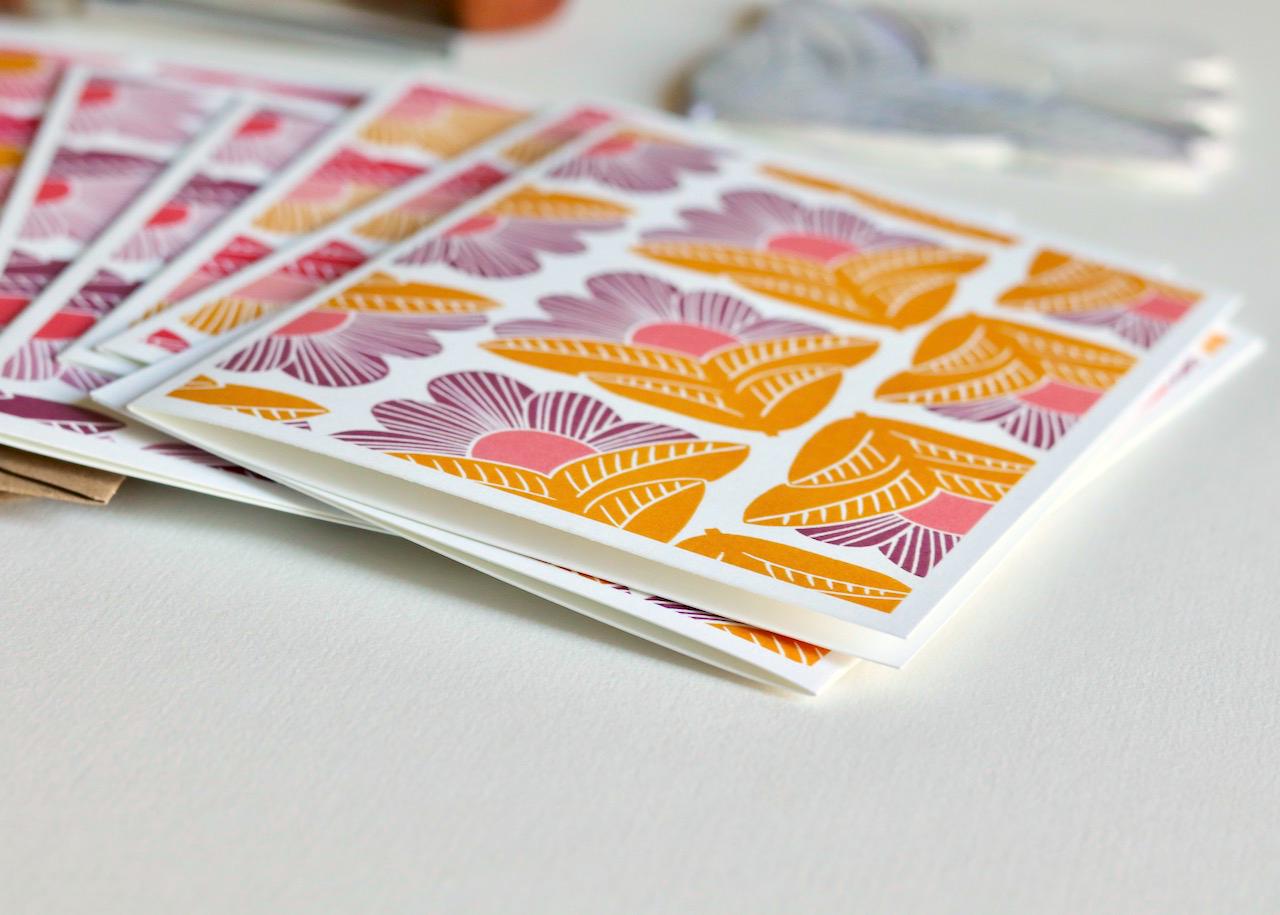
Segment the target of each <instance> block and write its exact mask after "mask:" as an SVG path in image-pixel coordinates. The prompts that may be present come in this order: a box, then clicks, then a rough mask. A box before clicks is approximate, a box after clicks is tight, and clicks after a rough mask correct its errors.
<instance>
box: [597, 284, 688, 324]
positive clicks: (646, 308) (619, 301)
mask: <svg viewBox="0 0 1280 915" xmlns="http://www.w3.org/2000/svg"><path fill="white" fill-rule="evenodd" d="M587 289H588V291H590V293H591V294H592V295H593V296H595V298H596V299H598V300H599V301H600V303H602V304H603V305H605V306H609V307H611V308H613V309H616V310H618V311H624V312H626V313H628V314H631V315H634V316H635V320H636V321H651V320H655V319H658V320H661V319H663V318H670V317H672V316H673V315H674V314H675V313H676V312H675V302H674V299H675V297H676V296H677V295H678V294H679V292H680V290H679V289H677V288H676V287H675V286H673V285H672V284H671V283H668V282H667V281H666V280H663V279H660V278H659V277H656V276H651V275H649V274H647V273H638V272H627V273H600V274H597V275H596V276H593V277H591V278H590V279H588V280H587ZM633 323H634V322H633Z"/></svg>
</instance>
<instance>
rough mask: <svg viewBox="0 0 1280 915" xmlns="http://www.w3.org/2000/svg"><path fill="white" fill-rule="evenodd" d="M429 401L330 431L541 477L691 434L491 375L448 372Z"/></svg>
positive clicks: (391, 448)
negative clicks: (366, 424)
mask: <svg viewBox="0 0 1280 915" xmlns="http://www.w3.org/2000/svg"><path fill="white" fill-rule="evenodd" d="M427 393H428V394H430V395H431V401H430V402H427V401H418V400H386V401H383V402H382V403H379V404H377V405H376V406H375V407H374V408H373V410H372V413H373V417H374V419H376V420H377V421H378V422H379V424H381V426H382V427H383V428H381V429H357V430H351V431H347V432H339V433H336V435H335V437H336V438H339V439H341V440H342V441H345V442H350V443H352V444H355V445H361V446H363V447H365V448H372V449H374V450H377V451H387V452H393V453H394V452H407V453H419V454H436V455H445V456H453V457H468V458H473V459H476V460H483V461H490V462H496V463H502V464H509V465H511V466H515V467H523V468H525V469H528V470H533V471H536V472H538V473H542V474H550V473H553V472H554V471H555V470H556V469H557V468H559V467H562V466H564V465H565V464H568V463H571V462H573V461H576V460H578V459H580V458H583V457H586V456H588V455H592V454H600V453H603V452H609V451H620V450H623V449H626V448H637V447H640V446H643V445H651V444H656V443H659V442H676V441H690V440H693V439H696V438H697V436H695V435H693V434H692V433H690V432H686V431H684V430H683V429H677V428H675V427H673V426H666V425H661V424H659V423H646V422H627V421H625V420H623V418H622V417H621V416H619V415H618V414H617V413H615V412H614V411H613V410H612V409H611V408H610V407H609V406H607V405H606V404H604V403H602V402H601V401H599V400H596V399H595V398H594V397H591V396H589V395H586V394H579V393H576V392H573V391H544V392H536V391H534V390H533V388H530V387H528V386H527V385H525V384H522V383H521V382H519V381H517V380H516V379H514V378H511V377H510V376H507V375H501V374H498V373H496V372H453V373H451V374H448V375H442V376H440V377H438V378H434V379H432V380H431V381H430V382H429V383H428V384H427Z"/></svg>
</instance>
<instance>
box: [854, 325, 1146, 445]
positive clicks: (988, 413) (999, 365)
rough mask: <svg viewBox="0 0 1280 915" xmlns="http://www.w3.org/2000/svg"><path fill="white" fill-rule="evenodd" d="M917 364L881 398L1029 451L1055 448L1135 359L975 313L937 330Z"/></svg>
mask: <svg viewBox="0 0 1280 915" xmlns="http://www.w3.org/2000/svg"><path fill="white" fill-rule="evenodd" d="M912 363H913V364H912V367H911V368H910V369H908V370H907V371H905V372H899V373H898V374H897V375H893V376H891V377H890V378H888V379H886V380H885V381H884V382H882V383H881V384H880V386H879V387H878V388H877V389H876V397H878V398H879V399H881V400H885V401H889V402H892V403H908V404H916V405H918V406H922V407H927V408H928V409H931V410H935V411H938V412H941V413H944V414H946V415H949V416H953V417H955V418H957V419H961V420H967V421H970V422H995V423H997V424H998V425H999V426H1000V427H1001V428H1003V429H1005V430H1006V431H1008V432H1009V433H1010V434H1011V435H1014V436H1015V437H1017V438H1018V439H1020V440H1021V441H1023V442H1026V443H1027V444H1029V445H1034V446H1035V447H1037V448H1051V447H1053V445H1054V444H1055V443H1056V442H1057V441H1058V439H1059V438H1060V437H1061V436H1062V435H1063V434H1065V433H1066V431H1067V430H1068V429H1069V428H1070V427H1071V426H1072V425H1073V424H1074V423H1075V422H1076V421H1077V420H1078V419H1079V417H1080V416H1082V415H1083V414H1084V413H1085V412H1086V411H1088V410H1089V408H1090V407H1092V406H1093V404H1094V403H1095V402H1096V401H1097V400H1098V398H1099V397H1101V396H1102V394H1103V392H1105V391H1106V390H1108V389H1109V388H1111V387H1112V386H1113V385H1114V384H1115V383H1116V382H1117V381H1118V380H1119V379H1120V378H1121V377H1123V376H1124V374H1125V373H1126V372H1128V371H1129V369H1130V368H1132V367H1133V365H1134V363H1135V359H1134V358H1133V357H1132V356H1130V355H1129V354H1127V353H1123V352H1120V351H1119V350H1115V349H1111V348H1110V347H1106V346H1100V345H1098V344H1096V343H1090V342H1088V341H1087V340H1081V339H1079V338H1077V337H1068V336H1066V335H1064V334H1056V333H1052V332H1050V331H1046V330H1040V329H1039V328H1035V327H1030V326H1028V325H1025V324H1019V323H1017V322H1014V321H1001V320H997V319H995V318H986V317H980V316H978V315H973V314H970V315H964V316H962V317H959V318H953V319H952V320H950V321H946V322H944V323H942V324H939V325H938V326H937V327H935V328H934V329H933V330H932V331H930V332H929V334H928V335H927V336H926V337H925V338H924V340H922V341H921V342H920V345H919V346H918V347H917V348H916V352H915V355H914V357H913V358H912Z"/></svg>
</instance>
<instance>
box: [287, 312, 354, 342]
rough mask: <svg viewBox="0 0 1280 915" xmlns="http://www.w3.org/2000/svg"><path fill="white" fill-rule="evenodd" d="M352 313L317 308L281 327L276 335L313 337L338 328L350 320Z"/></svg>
mask: <svg viewBox="0 0 1280 915" xmlns="http://www.w3.org/2000/svg"><path fill="white" fill-rule="evenodd" d="M350 318H351V315H349V314H344V313H343V312H341V311H324V310H323V309H316V310H315V311H309V312H307V313H306V314H305V315H299V316H298V317H296V318H294V319H293V320H292V321H290V322H289V323H288V324H286V325H285V326H284V327H281V328H279V329H278V330H277V331H276V332H275V334H274V336H278V337H313V336H316V335H317V334H327V333H329V332H330V331H332V330H336V329H337V328H339V327H341V326H342V325H343V324H346V323H347V321H348V320H350Z"/></svg>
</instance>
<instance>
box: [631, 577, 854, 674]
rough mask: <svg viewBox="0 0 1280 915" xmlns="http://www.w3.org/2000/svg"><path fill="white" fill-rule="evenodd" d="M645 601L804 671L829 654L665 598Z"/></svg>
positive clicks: (650, 597) (804, 643)
mask: <svg viewBox="0 0 1280 915" xmlns="http://www.w3.org/2000/svg"><path fill="white" fill-rule="evenodd" d="M645 599H646V600H648V601H651V602H653V603H655V604H657V605H658V606H659V607H665V608H666V609H668V610H671V611H673V612H675V613H678V614H680V616H683V617H685V618H686V619H691V620H697V621H698V622H700V623H706V624H707V625H708V626H710V627H711V628H712V629H717V630H719V631H720V632H725V633H728V634H729V635H731V636H734V637H735V638H739V639H742V640H743V641H746V642H750V643H751V644H752V645H756V646H758V647H760V648H763V649H764V650H765V651H769V652H772V653H773V654H776V655H778V656H780V657H783V658H786V659H787V660H788V661H795V662H796V663H797V664H803V665H805V666H806V667H812V666H813V665H814V664H817V663H818V662H819V661H821V660H822V659H823V658H825V657H826V656H827V655H829V654H830V653H831V649H830V648H820V647H818V646H817V645H810V644H809V643H808V642H802V641H800V640H799V639H793V638H791V636H788V635H779V634H778V633H776V632H770V631H769V630H768V629H761V628H760V627H759V626H748V625H747V624H745V623H739V622H737V621H736V620H731V619H729V618H728V617H724V616H720V615H719V614H717V613H708V612H707V611H706V610H699V609H698V608H697V607H690V606H689V605H688V604H682V603H680V602H679V601H675V600H668V599H667V598H665V597H657V596H654V595H650V596H649V597H647V598H645Z"/></svg>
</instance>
